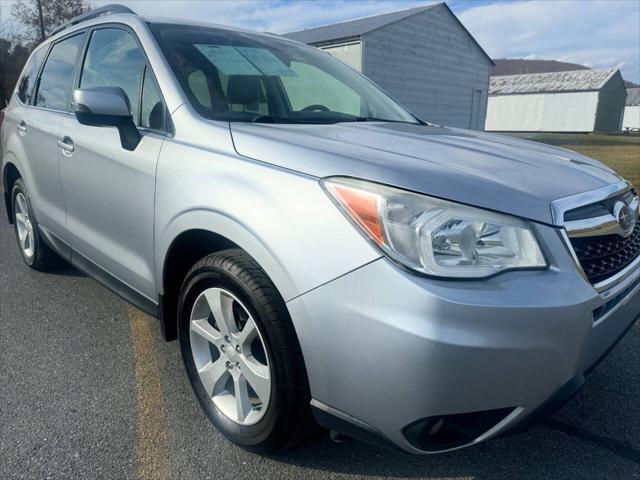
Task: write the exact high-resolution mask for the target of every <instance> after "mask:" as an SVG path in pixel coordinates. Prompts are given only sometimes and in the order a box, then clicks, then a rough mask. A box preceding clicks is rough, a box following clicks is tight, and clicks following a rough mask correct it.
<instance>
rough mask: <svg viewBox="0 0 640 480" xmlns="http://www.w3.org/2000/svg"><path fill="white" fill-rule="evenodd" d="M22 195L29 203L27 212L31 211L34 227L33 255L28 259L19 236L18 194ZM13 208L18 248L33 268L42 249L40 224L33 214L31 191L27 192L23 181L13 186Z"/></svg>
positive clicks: (18, 181) (30, 218)
mask: <svg viewBox="0 0 640 480" xmlns="http://www.w3.org/2000/svg"><path fill="white" fill-rule="evenodd" d="M19 193H22V194H23V195H24V198H25V200H26V202H27V210H28V211H29V220H30V221H31V225H32V227H33V245H32V246H31V248H32V249H33V255H32V256H31V257H27V256H26V255H25V253H24V250H23V249H22V245H21V243H20V235H19V234H18V221H17V220H16V198H17V197H18V194H19ZM11 208H12V209H13V212H12V214H13V231H14V233H15V235H16V241H17V242H18V248H19V249H20V255H22V258H23V260H24V262H25V263H26V264H27V265H28V266H30V267H32V266H33V264H34V263H35V261H36V257H37V255H38V251H39V249H40V239H39V235H38V222H37V221H36V217H35V215H34V214H33V208H32V207H31V198H30V196H29V191H28V190H27V188H26V186H25V184H24V182H23V181H22V180H21V179H18V180H16V182H15V183H14V184H13V189H12V190H11Z"/></svg>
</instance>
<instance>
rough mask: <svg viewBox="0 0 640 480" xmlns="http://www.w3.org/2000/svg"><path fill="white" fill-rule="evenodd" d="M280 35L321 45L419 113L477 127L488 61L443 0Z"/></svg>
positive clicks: (480, 123)
mask: <svg viewBox="0 0 640 480" xmlns="http://www.w3.org/2000/svg"><path fill="white" fill-rule="evenodd" d="M284 36H286V37H289V38H291V39H294V40H298V41H300V42H303V43H307V44H309V45H314V46H316V47H319V48H321V49H323V50H327V51H329V52H330V53H332V54H333V55H335V56H336V57H338V58H339V59H340V60H342V61H343V62H345V63H347V64H349V65H350V66H352V67H353V68H355V69H356V70H358V71H361V72H362V73H364V74H365V75H366V76H367V77H369V78H370V79H371V80H373V81H374V82H375V83H377V84H378V85H380V86H381V87H382V88H383V89H384V90H385V91H387V92H388V93H389V94H390V95H391V96H393V97H394V98H395V99H396V100H398V101H399V102H401V103H403V104H404V105H406V106H407V107H408V108H409V109H410V110H411V111H412V112H413V113H414V114H416V115H417V116H418V117H420V118H421V119H423V120H426V121H429V122H433V123H437V124H441V125H448V126H453V127H462V128H472V129H476V130H482V129H483V128H484V120H485V115H486V106H487V93H488V90H489V76H490V74H491V67H492V66H493V62H492V61H491V58H489V56H488V55H487V54H486V52H485V51H484V50H483V49H482V47H481V46H480V45H479V44H478V42H477V41H476V40H475V39H474V38H473V36H471V34H470V33H469V32H468V31H467V29H466V28H465V27H464V25H462V23H460V21H459V20H458V18H457V17H456V16H455V15H454V13H453V12H452V11H451V10H450V9H449V7H448V6H447V5H446V4H445V3H436V4H431V5H424V6H420V7H415V8H410V9H407V10H400V11H396V12H391V13H386V14H382V15H375V16H371V17H365V18H359V19H356V20H351V21H346V22H340V23H335V24H332V25H326V26H321V27H317V28H310V29H307V30H300V31H297V32H291V33H287V34H284Z"/></svg>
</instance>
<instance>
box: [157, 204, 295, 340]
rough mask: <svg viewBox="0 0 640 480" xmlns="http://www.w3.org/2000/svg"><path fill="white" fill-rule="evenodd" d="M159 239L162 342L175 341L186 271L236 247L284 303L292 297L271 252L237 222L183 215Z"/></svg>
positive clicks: (208, 214) (211, 214)
mask: <svg viewBox="0 0 640 480" xmlns="http://www.w3.org/2000/svg"><path fill="white" fill-rule="evenodd" d="M162 237H163V238H162V239H160V240H159V242H158V243H157V245H158V256H157V259H158V262H157V267H156V268H157V271H156V275H157V278H158V285H159V286H160V288H159V293H160V295H159V300H160V305H159V310H160V315H161V324H162V331H163V335H164V338H165V340H167V341H170V340H175V339H176V338H177V308H178V297H179V295H180V288H181V286H182V282H183V280H184V277H185V276H186V274H187V272H188V271H189V269H190V268H191V267H192V266H193V265H194V264H195V263H196V262H197V261H198V260H200V259H201V258H202V257H204V256H206V255H210V254H212V253H215V252H218V251H221V250H226V249H231V248H238V249H240V250H243V251H244V252H245V253H246V254H247V255H249V257H251V258H252V259H253V260H254V261H255V262H256V263H257V264H258V265H259V266H260V267H261V268H262V269H263V270H264V271H265V274H266V275H267V276H268V277H269V279H270V280H271V281H272V282H273V284H274V285H275V287H276V289H277V290H278V291H279V292H280V294H281V296H282V297H283V298H284V299H285V301H286V300H287V299H289V298H292V297H293V296H295V294H294V293H293V292H294V287H293V282H292V280H291V278H290V276H289V275H288V274H287V272H286V271H285V269H284V266H283V265H282V264H280V263H279V262H278V261H277V259H276V258H275V255H274V254H273V252H271V251H270V250H269V249H268V248H267V246H266V245H265V244H264V242H262V241H261V240H260V239H259V238H258V237H257V235H256V234H255V233H254V232H252V231H251V229H250V228H249V227H248V226H245V225H243V224H242V222H240V221H239V220H237V219H234V218H231V217H229V216H226V215H224V214H222V213H220V212H215V211H210V210H197V211H190V212H186V213H184V214H183V215H181V216H180V217H178V218H177V219H175V220H174V221H173V222H171V225H170V227H168V228H167V229H166V230H165V235H163V236H162Z"/></svg>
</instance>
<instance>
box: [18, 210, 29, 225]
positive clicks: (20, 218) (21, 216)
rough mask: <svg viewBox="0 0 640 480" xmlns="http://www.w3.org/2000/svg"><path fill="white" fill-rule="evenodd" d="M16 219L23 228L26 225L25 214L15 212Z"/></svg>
mask: <svg viewBox="0 0 640 480" xmlns="http://www.w3.org/2000/svg"><path fill="white" fill-rule="evenodd" d="M16 221H17V222H19V223H20V224H21V225H24V227H25V228H26V227H27V216H26V215H25V214H24V213H22V212H20V213H17V212H16Z"/></svg>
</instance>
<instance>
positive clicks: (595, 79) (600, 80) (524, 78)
mask: <svg viewBox="0 0 640 480" xmlns="http://www.w3.org/2000/svg"><path fill="white" fill-rule="evenodd" d="M617 72H618V70H617V69H615V68H614V69H609V70H572V71H568V72H550V73H529V74H524V75H505V76H501V77H491V83H490V85H489V95H512V94H518V93H553V92H590V91H597V90H600V89H601V88H602V87H603V86H604V85H605V84H606V83H607V82H608V81H609V79H610V78H611V77H613V76H614V75H615V74H616V73H617Z"/></svg>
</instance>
